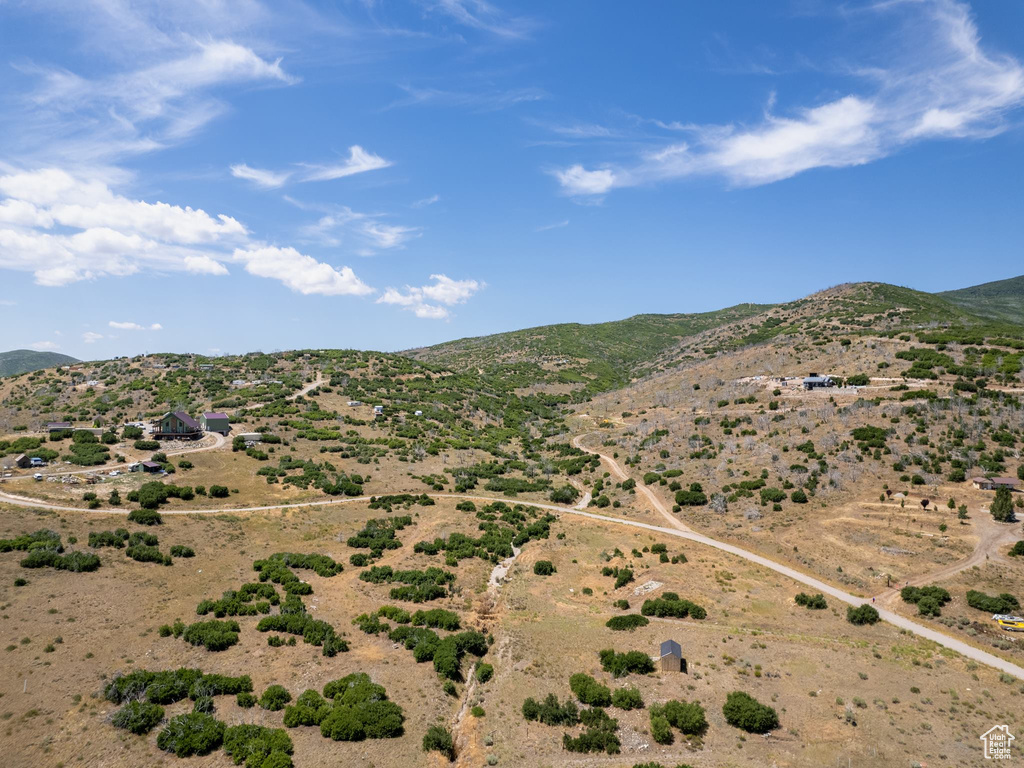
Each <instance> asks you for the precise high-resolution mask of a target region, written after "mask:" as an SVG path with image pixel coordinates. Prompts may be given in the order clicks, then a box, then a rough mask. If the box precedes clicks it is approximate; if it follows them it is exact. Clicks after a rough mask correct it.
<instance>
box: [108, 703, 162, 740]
mask: <svg viewBox="0 0 1024 768" xmlns="http://www.w3.org/2000/svg"><path fill="white" fill-rule="evenodd" d="M163 719H164V708H163V707H161V706H160V705H158V704H150V703H148V702H145V701H130V702H128V703H127V704H125V705H124V706H123V707H121V709H119V710H118V711H117V712H115V713H114V717H113V719H112V720H111V723H113V725H114V727H116V728H124V729H125V730H126V731H130V732H131V733H135V734H143V733H149V732H150V731H151V730H153V729H154V728H156V727H157V726H158V725H159V724H160V721H161V720H163Z"/></svg>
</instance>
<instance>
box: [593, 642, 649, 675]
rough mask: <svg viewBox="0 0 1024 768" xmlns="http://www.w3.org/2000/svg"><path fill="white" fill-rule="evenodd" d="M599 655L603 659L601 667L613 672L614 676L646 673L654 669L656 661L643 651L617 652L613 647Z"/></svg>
mask: <svg viewBox="0 0 1024 768" xmlns="http://www.w3.org/2000/svg"><path fill="white" fill-rule="evenodd" d="M598 657H599V658H600V659H601V668H602V669H603V670H604V671H605V672H609V673H611V675H612V676H613V677H623V676H624V675H629V674H637V675H646V674H648V673H650V672H653V671H654V662H653V661H651V657H650V656H648V655H647V654H646V653H643V652H642V651H627V652H626V653H616V652H615V651H614V650H612V649H611V648H606V649H605V650H603V651H601V652H599V653H598Z"/></svg>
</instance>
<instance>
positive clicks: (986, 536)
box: [877, 510, 1020, 606]
mask: <svg viewBox="0 0 1024 768" xmlns="http://www.w3.org/2000/svg"><path fill="white" fill-rule="evenodd" d="M972 524H973V525H974V526H975V531H977V532H978V543H977V544H976V545H975V547H974V551H973V552H972V553H971V554H970V555H969V556H968V557H966V558H964V559H963V560H958V561H957V562H955V563H951V564H950V565H947V566H944V567H943V568H939V569H938V570H936V571H932V572H931V573H925V574H922V575H920V576H917V577H915V578H913V579H910V580H909V581H908V582H907V583H906V584H897V585H895V586H894V587H893V588H892V589H888V590H886V591H885V592H882V593H880V594H879V595H877V600H878V602H880V603H882V604H884V605H887V606H888V605H892V603H893V601H894V600H896V599H897V598H899V594H900V589H901V588H902V587H904V586H906V585H907V584H909V585H910V586H912V587H923V586H925V585H926V584H936V583H938V582H941V581H944V580H946V579H949V578H952V577H953V576H955V575H956V574H958V573H960V571H966V570H967V569H968V568H973V567H974V566H976V565H982V564H984V563H985V561H987V560H995V561H997V562H1001V563H1004V564H1009V563H1010V562H1011V560H1010V558H1009V556H1008V555H1007V554H1006V553H1007V552H1009V551H1010V548H1011V547H1012V546H1013V545H1014V544H1015V543H1016V542H1017V540H1018V539H1019V538H1020V536H1019V533H1018V531H1019V529H1018V528H1017V526H1015V525H1011V524H1009V523H997V522H996V521H995V520H993V519H992V516H991V515H990V514H989V513H988V511H986V510H981V511H980V512H978V513H977V514H976V515H975V516H974V518H973V523H972Z"/></svg>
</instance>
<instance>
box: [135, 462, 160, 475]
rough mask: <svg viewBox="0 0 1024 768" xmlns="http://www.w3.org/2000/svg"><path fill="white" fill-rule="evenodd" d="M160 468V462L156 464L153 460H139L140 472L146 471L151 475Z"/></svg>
mask: <svg viewBox="0 0 1024 768" xmlns="http://www.w3.org/2000/svg"><path fill="white" fill-rule="evenodd" d="M162 470H163V466H161V465H160V464H157V463H156V462H155V461H140V462H139V471H140V472H147V473H149V474H151V475H153V474H156V473H157V472H160V471H162Z"/></svg>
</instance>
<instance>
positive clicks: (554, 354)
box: [406, 304, 772, 394]
mask: <svg viewBox="0 0 1024 768" xmlns="http://www.w3.org/2000/svg"><path fill="white" fill-rule="evenodd" d="M771 306H772V305H770V304H738V305H737V306H735V307H729V308H728V309H720V310H717V311H714V312H701V313H696V314H675V315H635V316H633V317H630V318H626V319H625V320H616V321H613V322H608V323H596V324H593V325H583V324H580V323H563V324H560V325H544V326H539V327H537V328H526V329H524V330H521V331H511V332H508V333H498V334H494V335H492V336H477V337H474V338H467V339H459V340H457V341H450V342H446V343H444V344H438V345H436V346H433V347H425V348H421V349H413V350H409V351H408V352H406V354H407V355H409V356H410V357H413V358H415V359H417V360H423V361H429V362H433V363H439V364H442V365H446V366H448V367H452V368H456V369H463V368H466V369H469V368H478V369H481V370H483V371H489V372H499V371H501V370H512V369H518V370H520V371H524V372H532V373H533V375H534V376H536V377H537V379H538V380H546V381H551V382H556V383H562V384H569V385H576V386H577V388H580V389H582V390H583V391H584V392H585V393H587V394H592V393H594V392H603V391H606V390H609V389H613V388H615V387H616V386H621V385H622V384H625V383H626V382H628V381H629V380H630V378H631V377H633V376H636V375H637V374H639V373H641V372H642V371H643V370H644V369H645V367H646V366H647V365H648V364H649V363H650V362H651V361H652V360H654V359H655V358H656V357H657V356H658V355H659V354H660V353H661V352H663V351H665V350H666V349H669V348H671V347H673V346H675V345H676V344H678V343H679V342H680V341H681V340H682V339H685V338H687V337H690V336H693V335H695V334H697V333H700V332H702V331H707V330H709V329H712V328H717V327H719V326H722V325H726V324H729V323H734V322H736V321H739V320H742V319H744V318H748V317H751V316H754V315H758V314H760V313H762V312H764V311H765V310H767V309H769V308H770V307H771ZM545 370H547V371H548V374H545V373H544V371H545Z"/></svg>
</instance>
